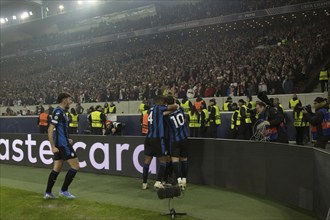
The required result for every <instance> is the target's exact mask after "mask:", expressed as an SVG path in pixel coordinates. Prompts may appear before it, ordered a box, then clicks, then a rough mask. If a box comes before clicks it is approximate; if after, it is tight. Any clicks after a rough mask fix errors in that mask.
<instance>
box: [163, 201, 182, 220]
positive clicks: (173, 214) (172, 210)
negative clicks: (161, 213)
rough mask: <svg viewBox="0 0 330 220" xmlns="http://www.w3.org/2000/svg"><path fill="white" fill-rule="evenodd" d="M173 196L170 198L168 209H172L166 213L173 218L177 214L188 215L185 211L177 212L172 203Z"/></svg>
mask: <svg viewBox="0 0 330 220" xmlns="http://www.w3.org/2000/svg"><path fill="white" fill-rule="evenodd" d="M172 200H173V198H169V199H168V210H169V211H170V212H169V213H167V214H165V215H169V216H171V219H175V217H176V216H183V215H187V213H185V212H176V211H175V209H174V204H172V203H171V202H172ZM173 203H174V202H173Z"/></svg>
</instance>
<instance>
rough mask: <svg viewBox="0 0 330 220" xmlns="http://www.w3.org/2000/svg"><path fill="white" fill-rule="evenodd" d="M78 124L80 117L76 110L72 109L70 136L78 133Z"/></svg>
mask: <svg viewBox="0 0 330 220" xmlns="http://www.w3.org/2000/svg"><path fill="white" fill-rule="evenodd" d="M78 122H79V115H78V114H77V112H76V109H74V108H71V113H70V114H69V134H77V133H78Z"/></svg>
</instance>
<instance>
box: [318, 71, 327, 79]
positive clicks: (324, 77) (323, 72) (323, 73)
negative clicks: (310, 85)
mask: <svg viewBox="0 0 330 220" xmlns="http://www.w3.org/2000/svg"><path fill="white" fill-rule="evenodd" d="M328 79H329V78H328V71H326V70H323V71H320V78H319V80H328Z"/></svg>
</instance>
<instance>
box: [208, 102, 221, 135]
mask: <svg viewBox="0 0 330 220" xmlns="http://www.w3.org/2000/svg"><path fill="white" fill-rule="evenodd" d="M209 113H210V137H211V138H217V137H218V126H219V125H220V124H221V119H220V109H219V107H218V106H217V103H216V101H215V99H210V106H209Z"/></svg>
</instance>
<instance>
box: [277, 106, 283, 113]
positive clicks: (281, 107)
mask: <svg viewBox="0 0 330 220" xmlns="http://www.w3.org/2000/svg"><path fill="white" fill-rule="evenodd" d="M278 107H279V108H280V109H281V110H282V112H284V108H283V105H282V104H278Z"/></svg>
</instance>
